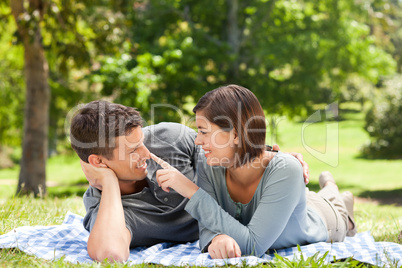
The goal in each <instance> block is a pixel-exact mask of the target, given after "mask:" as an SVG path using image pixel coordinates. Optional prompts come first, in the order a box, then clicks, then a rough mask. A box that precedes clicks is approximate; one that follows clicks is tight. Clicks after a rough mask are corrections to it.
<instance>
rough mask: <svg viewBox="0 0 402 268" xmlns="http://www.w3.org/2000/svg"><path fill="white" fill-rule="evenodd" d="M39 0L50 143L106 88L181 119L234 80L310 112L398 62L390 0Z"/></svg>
mask: <svg viewBox="0 0 402 268" xmlns="http://www.w3.org/2000/svg"><path fill="white" fill-rule="evenodd" d="M0 3H1V12H0V16H1V17H2V18H6V20H2V22H1V23H0V29H1V30H2V32H4V33H5V34H3V35H2V37H1V39H0V48H1V51H0V56H1V57H0V59H1V60H0V73H1V74H2V79H1V80H0V84H1V86H2V90H3V88H4V90H3V91H2V93H1V94H4V96H3V95H2V98H1V100H0V102H1V103H0V104H4V107H6V108H4V109H3V110H0V143H1V144H9V145H13V146H16V145H19V144H20V143H21V132H22V127H23V126H22V118H23V113H22V107H23V103H24V98H25V97H24V93H23V88H24V86H25V85H24V82H23V73H22V51H21V48H20V47H18V46H16V45H17V44H18V43H19V36H18V34H16V32H15V26H14V22H13V20H12V19H11V16H9V15H10V9H9V2H8V1H5V0H0ZM46 3H47V8H46V9H45V14H43V20H42V22H41V27H42V35H43V45H44V47H45V49H46V56H47V60H48V62H49V72H50V77H49V84H50V88H51V91H52V101H51V107H50V129H49V145H50V152H51V153H52V152H63V151H65V150H67V149H66V148H68V141H66V140H65V133H64V129H63V126H64V118H65V117H66V114H67V113H68V111H69V110H70V109H71V108H72V107H74V106H75V105H76V104H78V103H79V102H88V101H91V100H93V99H99V98H102V97H105V98H107V99H108V100H111V101H114V102H119V103H123V104H125V105H129V106H134V107H137V108H138V109H139V110H140V111H141V112H142V115H143V116H144V117H145V119H146V120H147V121H148V122H150V123H156V122H159V121H180V120H181V121H182V120H183V113H184V114H191V109H192V106H193V105H194V104H195V103H196V102H197V100H198V99H199V98H200V97H201V96H202V95H203V94H204V93H205V92H207V91H209V90H211V89H213V88H216V87H218V86H221V85H224V84H229V83H238V84H241V85H244V86H246V87H248V88H250V89H251V90H253V91H254V93H255V94H256V95H257V97H258V98H259V100H260V101H261V103H262V105H263V107H264V108H265V109H266V111H267V112H268V113H275V114H287V115H290V116H295V115H306V114H307V113H308V111H309V110H311V109H312V104H314V103H319V102H332V101H334V100H335V99H337V98H339V97H340V95H342V96H341V97H342V98H344V99H346V100H354V101H356V100H361V101H364V100H365V99H366V98H369V97H370V86H371V85H372V84H375V83H377V82H378V81H379V79H380V78H381V77H382V76H384V75H389V74H392V73H394V72H395V69H396V66H397V65H398V66H399V67H400V66H401V64H400V62H401V59H400V55H401V54H400V51H401V49H402V48H401V44H402V42H401V41H400V40H402V38H401V36H402V35H401V33H402V32H401V29H402V27H399V26H400V21H401V20H400V18H401V12H402V8H401V3H400V1H397V0H390V1H388V0H375V1H368V0H367V1H349V0H324V1H311V0H308V1H303V2H301V1H291V0H277V1H273V0H272V1H266V0H256V1H238V0H231V1H224V0H218V1H216V0H207V1H191V0H166V1H159V0H147V1H137V0H127V1H103V0H102V1H95V2H94V1H88V0H73V1H61V0H52V1H47V2H46ZM387 5H388V6H387ZM380 13H381V14H382V15H381V16H382V17H381V16H380ZM25 15H26V16H25ZM380 17H381V18H380ZM22 19H24V22H25V23H27V24H29V23H30V22H31V21H32V20H35V19H37V16H35V14H33V13H32V14H24V16H23V18H22ZM4 21H5V22H6V23H5V22H4ZM398 27H399V28H398ZM12 44H14V45H12ZM3 56H4V57H3ZM392 56H393V57H394V58H392ZM0 107H3V105H0ZM0 109H1V108H0Z"/></svg>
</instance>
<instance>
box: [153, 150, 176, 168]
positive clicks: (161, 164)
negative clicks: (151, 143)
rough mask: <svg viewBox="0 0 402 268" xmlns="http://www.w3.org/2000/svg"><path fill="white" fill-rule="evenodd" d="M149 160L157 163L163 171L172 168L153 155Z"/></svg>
mask: <svg viewBox="0 0 402 268" xmlns="http://www.w3.org/2000/svg"><path fill="white" fill-rule="evenodd" d="M151 158H152V159H153V160H154V161H155V162H156V163H158V164H159V165H160V166H161V167H162V168H163V169H169V168H172V166H171V165H169V163H168V162H166V161H164V160H162V159H160V158H159V157H157V156H156V155H154V154H153V153H151Z"/></svg>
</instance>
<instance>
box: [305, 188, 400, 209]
mask: <svg viewBox="0 0 402 268" xmlns="http://www.w3.org/2000/svg"><path fill="white" fill-rule="evenodd" d="M307 187H308V188H309V190H310V191H314V192H316V193H317V192H318V191H319V190H320V185H319V183H318V182H310V183H309V184H308V185H307ZM339 189H340V192H341V193H342V192H343V189H348V190H352V189H354V190H352V191H353V192H360V193H359V194H358V195H356V197H357V198H359V200H360V201H362V202H372V203H376V204H378V205H395V206H398V207H402V188H401V189H393V190H374V191H369V190H365V189H361V188H360V187H358V186H356V185H352V184H351V185H346V184H341V185H339ZM355 190H356V191H355Z"/></svg>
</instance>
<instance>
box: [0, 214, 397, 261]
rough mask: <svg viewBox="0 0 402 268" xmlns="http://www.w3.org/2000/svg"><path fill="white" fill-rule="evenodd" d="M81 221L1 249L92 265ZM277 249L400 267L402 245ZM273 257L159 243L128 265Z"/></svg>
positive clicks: (31, 232)
mask: <svg viewBox="0 0 402 268" xmlns="http://www.w3.org/2000/svg"><path fill="white" fill-rule="evenodd" d="M82 220H83V218H82V217H81V216H79V215H76V214H73V213H70V212H69V213H67V215H66V217H65V219H64V222H63V224H62V225H56V226H25V227H19V228H16V229H14V230H12V231H10V232H9V233H7V234H4V235H1V236H0V248H18V249H20V250H21V251H24V252H26V253H27V254H31V255H35V256H37V257H39V258H44V259H47V260H53V259H58V258H61V257H64V258H65V260H66V261H69V262H72V263H89V262H92V260H91V258H90V257H89V256H88V252H87V249H86V247H87V240H88V232H87V231H86V230H85V229H84V227H83V226H82ZM300 248H301V252H300V251H299V250H298V249H297V247H293V248H287V249H282V250H278V251H277V254H279V255H280V256H282V257H285V258H287V259H290V260H295V259H300V258H301V254H303V257H304V258H308V257H310V256H313V255H314V254H316V253H317V252H319V253H318V257H321V256H323V255H324V254H325V253H326V252H327V251H328V252H329V253H328V255H327V257H326V259H327V260H328V262H330V261H333V260H334V258H335V259H344V258H349V257H352V258H353V259H355V260H358V261H361V262H365V263H369V264H372V265H377V266H391V265H394V266H399V265H402V245H399V244H396V243H390V242H375V241H374V238H373V237H372V236H371V235H370V233H369V232H364V233H358V234H357V235H356V236H355V237H347V238H346V240H345V241H344V242H342V243H333V244H330V243H316V244H311V245H307V246H302V247H300ZM273 258H274V254H266V255H264V256H263V257H262V258H257V257H252V256H245V257H241V258H234V259H225V260H212V259H211V258H210V257H209V255H208V253H201V252H200V248H199V246H198V241H196V242H193V243H187V244H179V245H177V244H171V243H160V244H157V245H154V246H152V247H148V248H146V247H138V248H135V249H132V250H131V251H130V258H129V259H128V263H129V264H131V265H133V264H142V263H154V264H161V265H166V266H170V265H176V266H184V265H186V266H209V267H211V266H224V265H227V264H232V265H242V264H244V263H246V264H248V265H257V264H258V263H264V262H269V261H271V260H272V259H273Z"/></svg>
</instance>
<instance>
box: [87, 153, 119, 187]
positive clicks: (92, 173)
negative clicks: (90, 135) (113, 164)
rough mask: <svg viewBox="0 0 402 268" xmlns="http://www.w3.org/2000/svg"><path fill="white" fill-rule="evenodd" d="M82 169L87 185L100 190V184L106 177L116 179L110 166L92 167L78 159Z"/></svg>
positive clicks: (101, 184)
mask: <svg viewBox="0 0 402 268" xmlns="http://www.w3.org/2000/svg"><path fill="white" fill-rule="evenodd" d="M80 164H81V168H82V171H83V172H84V174H85V177H86V178H87V180H88V182H89V185H91V186H92V187H95V188H97V189H99V190H101V191H102V186H103V184H104V181H105V180H106V179H109V180H110V179H115V180H116V181H117V176H116V174H115V173H114V171H113V170H111V169H110V168H107V167H106V168H102V167H94V166H93V165H91V164H88V163H85V162H84V161H82V160H80Z"/></svg>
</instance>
